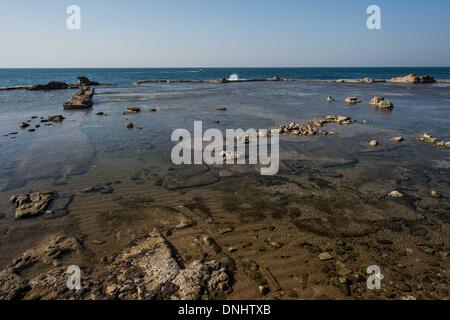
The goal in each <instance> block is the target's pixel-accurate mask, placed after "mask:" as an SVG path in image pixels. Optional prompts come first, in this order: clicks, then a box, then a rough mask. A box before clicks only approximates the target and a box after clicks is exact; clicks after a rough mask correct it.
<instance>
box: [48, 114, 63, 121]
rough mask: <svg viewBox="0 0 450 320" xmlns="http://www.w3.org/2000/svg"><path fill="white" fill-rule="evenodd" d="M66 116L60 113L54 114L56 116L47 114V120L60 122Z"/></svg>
mask: <svg viewBox="0 0 450 320" xmlns="http://www.w3.org/2000/svg"><path fill="white" fill-rule="evenodd" d="M65 119H66V118H64V117H63V116H62V115H60V114H59V115H56V116H49V117H48V121H51V122H62V121H64V120H65Z"/></svg>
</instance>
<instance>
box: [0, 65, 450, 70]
mask: <svg viewBox="0 0 450 320" xmlns="http://www.w3.org/2000/svg"><path fill="white" fill-rule="evenodd" d="M331 68H334V69H362V68H365V69H381V68H385V69H393V68H403V69H408V68H424V69H425V68H450V66H352V67H342V66H339V67H333V66H320V67H317V66H309V67H272V66H264V67H262V66H261V67H239V66H234V67H190V66H187V67H0V70H8V69H10V70H11V69H331Z"/></svg>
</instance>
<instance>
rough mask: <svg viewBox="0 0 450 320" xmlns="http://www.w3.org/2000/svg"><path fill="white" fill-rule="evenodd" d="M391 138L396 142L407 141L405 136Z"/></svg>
mask: <svg viewBox="0 0 450 320" xmlns="http://www.w3.org/2000/svg"><path fill="white" fill-rule="evenodd" d="M391 140H392V141H394V142H397V143H401V142H403V141H405V139H404V138H403V137H393V138H392V139H391Z"/></svg>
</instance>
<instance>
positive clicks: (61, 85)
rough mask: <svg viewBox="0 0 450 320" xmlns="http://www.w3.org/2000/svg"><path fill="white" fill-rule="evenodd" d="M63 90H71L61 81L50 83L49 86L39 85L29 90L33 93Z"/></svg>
mask: <svg viewBox="0 0 450 320" xmlns="http://www.w3.org/2000/svg"><path fill="white" fill-rule="evenodd" d="M63 89H69V85H68V84H67V83H65V82H61V81H50V82H49V83H47V84H37V85H34V86H31V87H30V88H28V90H32V91H38V90H43V91H48V90H63Z"/></svg>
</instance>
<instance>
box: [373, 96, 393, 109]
mask: <svg viewBox="0 0 450 320" xmlns="http://www.w3.org/2000/svg"><path fill="white" fill-rule="evenodd" d="M370 105H372V106H376V107H378V108H380V109H393V108H394V104H393V103H392V102H391V101H390V100H387V99H385V98H383V97H373V98H372V100H371V101H370Z"/></svg>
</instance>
